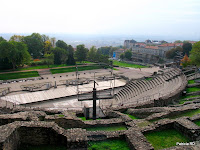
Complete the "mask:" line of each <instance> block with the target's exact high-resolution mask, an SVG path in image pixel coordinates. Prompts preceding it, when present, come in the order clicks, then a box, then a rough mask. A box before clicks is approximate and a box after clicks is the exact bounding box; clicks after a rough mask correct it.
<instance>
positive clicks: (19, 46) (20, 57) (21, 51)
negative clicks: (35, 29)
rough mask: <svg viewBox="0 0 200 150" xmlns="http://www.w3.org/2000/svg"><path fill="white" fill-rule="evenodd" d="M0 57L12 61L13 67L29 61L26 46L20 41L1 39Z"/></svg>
mask: <svg viewBox="0 0 200 150" xmlns="http://www.w3.org/2000/svg"><path fill="white" fill-rule="evenodd" d="M0 58H1V59H5V58H6V59H7V60H8V61H9V62H10V63H12V67H13V69H15V68H16V67H18V66H20V65H22V66H23V65H24V64H25V63H27V62H29V61H30V54H29V53H28V51H27V46H26V45H25V44H24V43H22V42H15V41H9V42H7V41H3V42H1V43H0Z"/></svg>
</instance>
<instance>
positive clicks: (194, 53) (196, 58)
mask: <svg viewBox="0 0 200 150" xmlns="http://www.w3.org/2000/svg"><path fill="white" fill-rule="evenodd" d="M190 59H191V62H192V64H195V65H198V66H200V41H199V42H196V43H194V44H193V46H192V50H191V51H190Z"/></svg>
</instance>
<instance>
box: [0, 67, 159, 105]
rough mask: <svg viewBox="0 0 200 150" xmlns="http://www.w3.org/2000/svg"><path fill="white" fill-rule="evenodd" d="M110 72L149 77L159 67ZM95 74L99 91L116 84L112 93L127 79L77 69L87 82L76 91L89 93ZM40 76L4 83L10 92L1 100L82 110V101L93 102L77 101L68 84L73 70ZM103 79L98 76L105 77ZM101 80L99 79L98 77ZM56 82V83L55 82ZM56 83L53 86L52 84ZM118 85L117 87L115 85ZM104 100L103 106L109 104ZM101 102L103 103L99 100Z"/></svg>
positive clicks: (103, 71) (3, 85)
mask: <svg viewBox="0 0 200 150" xmlns="http://www.w3.org/2000/svg"><path fill="white" fill-rule="evenodd" d="M117 69H118V70H117V71H116V70H114V71H113V73H114V74H115V75H117V77H118V78H119V76H123V77H125V78H126V79H129V80H131V79H138V78H143V77H145V76H151V75H152V74H153V72H157V71H158V70H159V68H157V67H155V68H142V69H135V68H120V67H119V68H117ZM94 72H95V77H96V79H97V82H98V84H99V85H97V90H98V91H102V90H103V91H105V90H107V89H109V88H111V86H112V88H113V87H115V89H116V90H115V94H116V92H117V91H118V90H119V88H120V87H123V86H124V85H125V84H126V82H127V81H125V80H124V79H117V78H116V79H115V81H114V80H109V79H107V78H109V76H110V75H111V71H109V70H106V69H98V70H94V71H80V72H79V73H78V75H79V76H78V77H79V79H80V80H85V81H86V82H87V84H83V85H79V86H78V87H79V94H84V93H88V92H91V91H92V89H93V83H92V81H90V82H89V80H93V79H94ZM41 77H42V79H37V78H36V79H35V80H29V79H21V80H19V81H18V82H16V81H15V80H14V81H11V82H9V83H3V84H2V85H1V87H2V88H6V87H12V88H11V89H10V91H11V93H8V94H7V95H6V96H3V97H1V100H3V101H7V102H11V103H13V104H17V105H25V104H26V106H31V107H45V108H50V109H56V108H68V109H70V108H71V109H72V108H74V109H82V108H83V106H84V104H87V105H92V101H84V102H80V101H78V99H77V97H76V95H77V92H78V91H77V86H72V85H67V84H69V83H70V82H72V83H73V82H74V84H76V83H75V82H76V81H75V80H76V73H75V72H72V73H61V74H55V75H42V76H41ZM104 77H105V80H102V79H101V78H104ZM98 79H101V80H98ZM55 82H56V83H55ZM55 84H56V88H54V87H55ZM118 87H119V88H118ZM111 101H112V100H109V104H107V102H106V103H105V106H107V105H111ZM102 104H103V103H102Z"/></svg>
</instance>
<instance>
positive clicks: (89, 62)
mask: <svg viewBox="0 0 200 150" xmlns="http://www.w3.org/2000/svg"><path fill="white" fill-rule="evenodd" d="M76 64H94V62H91V61H82V62H80V61H77V62H76Z"/></svg>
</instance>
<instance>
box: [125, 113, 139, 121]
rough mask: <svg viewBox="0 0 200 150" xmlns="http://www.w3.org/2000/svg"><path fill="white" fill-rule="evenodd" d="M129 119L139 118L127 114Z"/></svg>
mask: <svg viewBox="0 0 200 150" xmlns="http://www.w3.org/2000/svg"><path fill="white" fill-rule="evenodd" d="M127 115H128V116H129V117H130V118H131V119H133V120H134V119H139V118H137V117H135V116H133V115H130V114H127Z"/></svg>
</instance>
